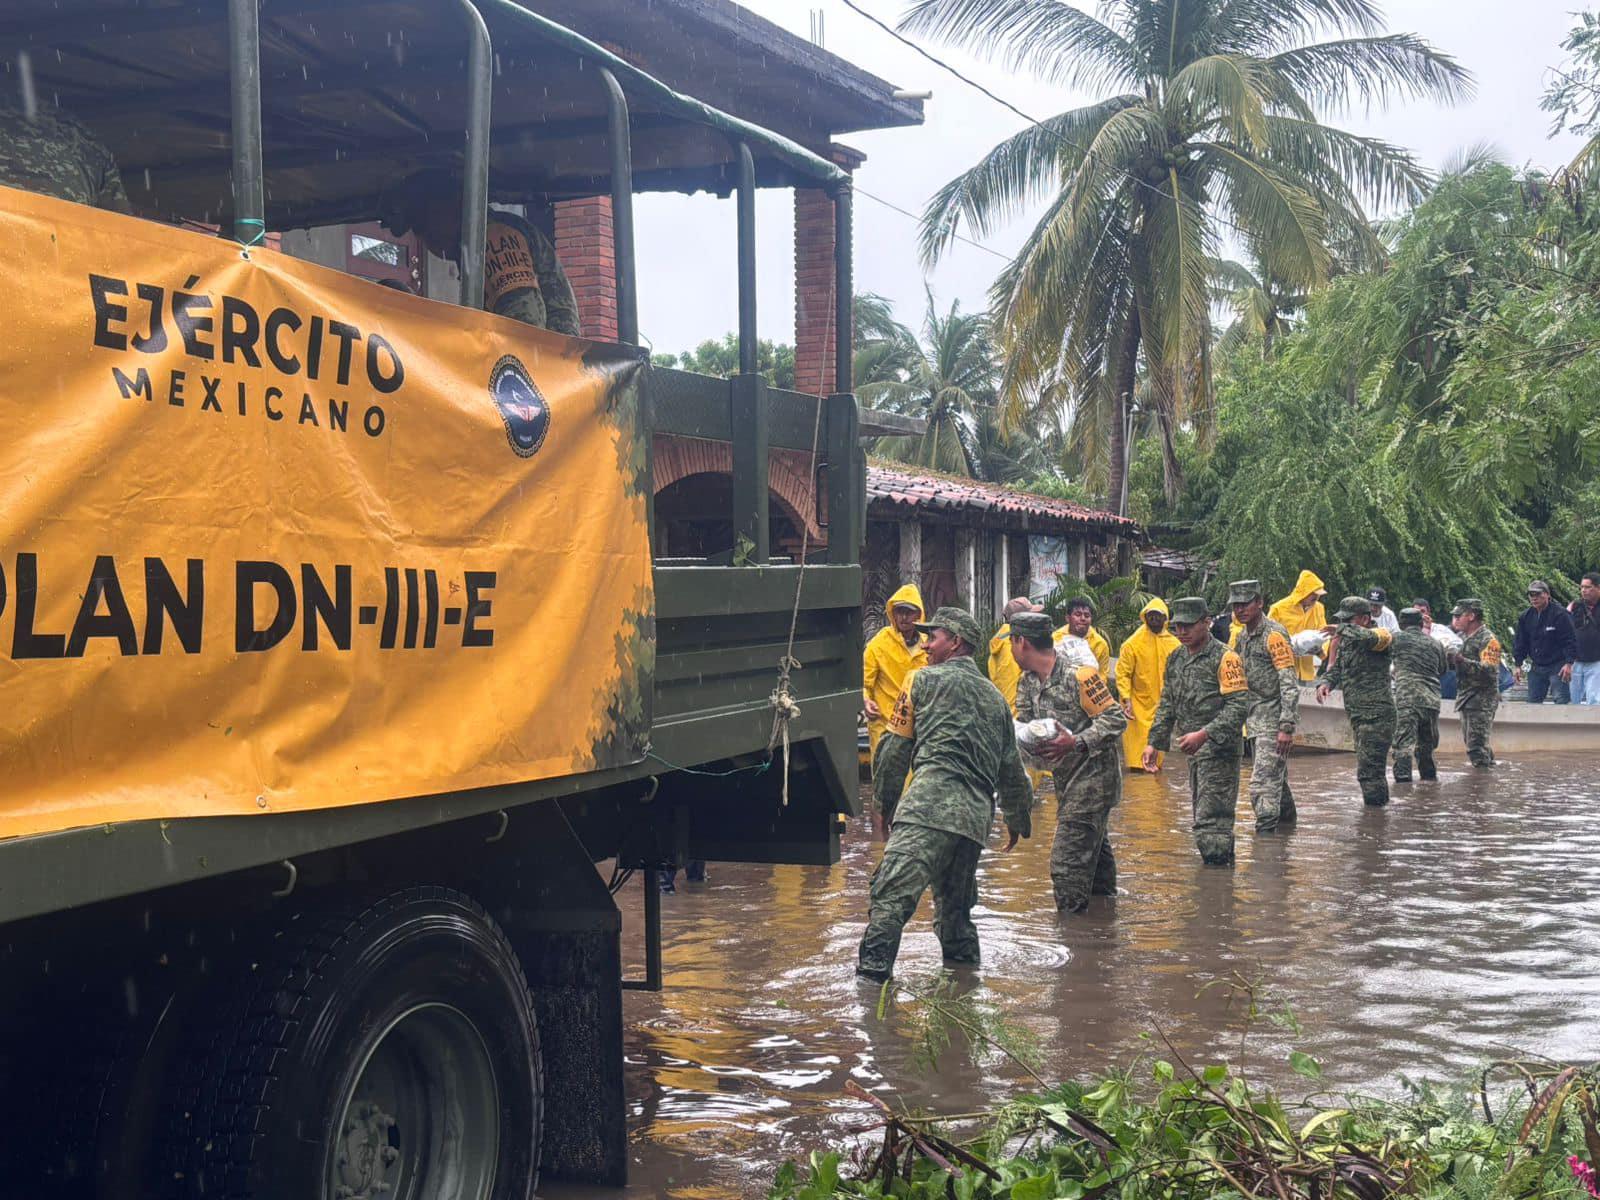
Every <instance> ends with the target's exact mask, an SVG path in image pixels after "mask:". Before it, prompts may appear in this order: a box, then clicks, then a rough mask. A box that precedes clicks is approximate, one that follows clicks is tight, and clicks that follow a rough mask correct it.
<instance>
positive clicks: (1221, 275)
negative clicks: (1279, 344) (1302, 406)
mask: <svg viewBox="0 0 1600 1200" xmlns="http://www.w3.org/2000/svg"><path fill="white" fill-rule="evenodd" d="M1211 281H1212V282H1211V298H1212V300H1213V301H1214V302H1215V303H1217V304H1221V305H1224V306H1225V307H1227V308H1228V309H1230V310H1232V312H1233V320H1232V321H1230V322H1229V324H1228V327H1227V329H1225V330H1223V332H1222V336H1221V337H1219V338H1218V339H1217V350H1218V351H1219V352H1228V351H1232V350H1235V349H1237V348H1238V347H1240V346H1242V345H1244V344H1245V343H1246V342H1250V341H1256V342H1259V343H1260V344H1261V355H1262V357H1263V358H1271V357H1272V344H1273V343H1274V342H1275V341H1277V340H1278V339H1279V338H1280V337H1282V336H1283V335H1284V334H1286V333H1288V332H1289V330H1290V328H1291V321H1290V319H1291V318H1292V317H1293V316H1294V315H1295V314H1296V313H1298V312H1299V311H1300V310H1301V309H1302V308H1304V307H1305V305H1306V301H1307V300H1308V299H1309V297H1308V296H1307V295H1306V293H1305V292H1304V291H1302V290H1300V289H1297V288H1289V287H1286V286H1284V284H1283V283H1282V281H1281V280H1278V279H1276V278H1274V277H1273V274H1272V271H1271V270H1270V269H1269V268H1268V267H1267V266H1266V264H1265V263H1256V264H1255V266H1254V267H1247V266H1245V265H1244V264H1243V263H1240V262H1234V261H1233V260H1232V259H1226V258H1219V259H1215V260H1213V262H1212V264H1211Z"/></svg>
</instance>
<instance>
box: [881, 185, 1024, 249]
mask: <svg viewBox="0 0 1600 1200" xmlns="http://www.w3.org/2000/svg"><path fill="white" fill-rule="evenodd" d="M852 190H853V191H854V192H855V194H856V195H858V196H865V197H866V198H867V199H868V200H871V201H874V202H875V203H878V204H881V205H883V207H885V208H887V209H890V210H892V211H893V212H897V213H899V214H900V215H901V216H902V217H910V218H911V219H912V220H913V221H916V222H917V223H918V224H921V223H922V218H921V217H919V216H917V214H916V213H914V212H912V211H911V210H910V209H908V208H901V207H900V206H899V205H898V204H896V203H894V202H893V201H892V200H885V199H884V198H883V197H882V196H874V195H873V194H872V193H871V192H869V191H867V190H866V189H865V188H863V187H861V186H860V185H853V188H852ZM951 236H952V237H953V238H955V240H956V241H958V242H965V243H966V244H967V245H969V246H971V247H972V248H973V249H974V250H982V251H983V252H984V253H985V254H992V255H994V257H996V258H998V259H999V260H1000V261H1001V262H1005V263H1009V262H1010V261H1011V256H1010V255H1009V254H1006V253H1004V252H1002V251H999V250H996V249H995V248H994V247H993V246H985V245H984V244H983V243H982V242H975V241H973V240H972V239H971V238H969V237H964V236H962V235H961V234H959V233H952V234H951Z"/></svg>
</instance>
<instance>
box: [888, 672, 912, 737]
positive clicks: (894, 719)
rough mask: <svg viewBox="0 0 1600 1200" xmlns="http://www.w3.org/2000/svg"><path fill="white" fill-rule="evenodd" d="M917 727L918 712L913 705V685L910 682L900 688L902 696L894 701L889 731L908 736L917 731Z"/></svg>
mask: <svg viewBox="0 0 1600 1200" xmlns="http://www.w3.org/2000/svg"><path fill="white" fill-rule="evenodd" d="M916 728H917V719H916V713H915V711H914V710H913V709H912V707H911V685H910V684H909V683H908V684H906V686H905V687H903V688H901V689H900V696H899V698H898V699H897V700H895V702H894V711H893V712H891V713H890V714H889V732H890V733H898V734H899V735H900V736H901V737H903V738H908V737H911V736H912V735H913V734H914V733H915V732H916Z"/></svg>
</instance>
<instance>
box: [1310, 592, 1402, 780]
mask: <svg viewBox="0 0 1600 1200" xmlns="http://www.w3.org/2000/svg"><path fill="white" fill-rule="evenodd" d="M1333 619H1334V620H1335V621H1336V622H1338V624H1336V625H1330V626H1328V632H1329V633H1331V634H1332V635H1333V640H1332V642H1331V643H1330V644H1329V649H1328V661H1329V663H1330V664H1331V665H1330V666H1329V668H1328V674H1327V676H1326V677H1325V678H1324V679H1323V681H1322V683H1321V684H1319V685H1318V687H1317V703H1318V704H1321V703H1322V702H1323V700H1324V699H1326V698H1327V696H1328V693H1329V692H1334V691H1338V692H1343V693H1344V715H1345V716H1346V717H1347V718H1349V721H1350V732H1351V733H1352V734H1354V735H1355V741H1356V780H1357V781H1358V782H1359V783H1360V784H1361V799H1362V801H1363V802H1364V803H1366V804H1369V805H1371V806H1373V807H1374V808H1376V807H1380V806H1382V805H1385V804H1387V803H1389V770H1388V769H1389V745H1390V743H1391V742H1393V741H1394V725H1395V712H1394V692H1393V691H1392V690H1391V688H1390V686H1389V664H1390V662H1391V661H1392V660H1391V658H1390V655H1389V651H1390V650H1391V649H1392V647H1393V643H1394V635H1393V634H1392V633H1390V632H1389V631H1388V630H1387V629H1385V628H1383V626H1381V625H1374V624H1373V618H1372V604H1371V602H1370V601H1368V600H1367V598H1366V597H1365V596H1346V597H1345V598H1344V599H1343V600H1341V601H1339V608H1338V611H1337V612H1335V613H1334V614H1333Z"/></svg>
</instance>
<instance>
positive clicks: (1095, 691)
mask: <svg viewBox="0 0 1600 1200" xmlns="http://www.w3.org/2000/svg"><path fill="white" fill-rule="evenodd" d="M1011 653H1012V654H1013V655H1014V656H1015V658H1016V660H1017V664H1018V665H1019V666H1021V667H1022V668H1023V672H1022V681H1021V683H1020V684H1019V685H1018V688H1017V719H1018V720H1019V721H1038V720H1041V719H1045V718H1053V720H1054V722H1055V725H1056V732H1055V736H1054V737H1053V738H1052V739H1051V740H1050V741H1048V742H1046V743H1044V744H1043V745H1042V746H1040V747H1038V749H1037V750H1036V751H1033V752H1030V753H1029V755H1028V759H1029V764H1030V765H1034V766H1040V767H1045V768H1048V769H1049V770H1050V773H1051V778H1052V780H1053V781H1054V783H1055V789H1056V836H1055V841H1054V843H1053V844H1052V845H1051V848H1050V883H1051V886H1052V888H1053V890H1054V892H1055V900H1056V909H1057V910H1058V911H1060V912H1079V911H1081V910H1082V909H1084V908H1086V907H1087V906H1088V903H1089V897H1090V896H1091V895H1095V896H1114V895H1116V894H1117V860H1116V856H1115V855H1114V854H1113V853H1112V850H1111V838H1110V836H1109V834H1108V833H1107V825H1108V824H1109V822H1110V820H1111V810H1112V808H1114V807H1115V806H1116V804H1117V802H1118V801H1119V800H1121V799H1122V731H1123V729H1124V728H1125V727H1126V726H1127V724H1128V717H1127V714H1126V713H1124V712H1123V711H1122V707H1121V705H1119V704H1118V703H1117V701H1116V697H1115V696H1113V695H1112V694H1111V689H1110V687H1109V686H1108V685H1107V683H1106V679H1105V676H1103V675H1102V674H1100V668H1099V667H1097V666H1085V665H1078V664H1075V663H1073V662H1071V661H1069V659H1068V658H1067V656H1066V655H1064V654H1059V653H1057V652H1056V649H1055V647H1054V646H1053V644H1052V639H1051V631H1050V618H1049V617H1048V616H1047V615H1046V614H1044V613H1018V614H1017V615H1016V616H1014V617H1012V619H1011Z"/></svg>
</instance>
